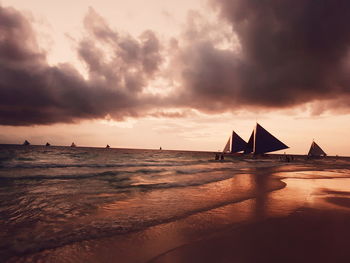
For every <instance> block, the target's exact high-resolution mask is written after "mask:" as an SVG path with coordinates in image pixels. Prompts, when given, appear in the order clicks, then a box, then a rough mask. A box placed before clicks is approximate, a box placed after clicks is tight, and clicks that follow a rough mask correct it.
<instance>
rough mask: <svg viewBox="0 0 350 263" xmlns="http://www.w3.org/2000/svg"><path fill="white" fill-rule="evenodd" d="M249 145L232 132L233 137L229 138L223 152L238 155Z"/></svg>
mask: <svg viewBox="0 0 350 263" xmlns="http://www.w3.org/2000/svg"><path fill="white" fill-rule="evenodd" d="M246 146H247V143H246V142H245V141H244V140H243V139H242V138H241V137H240V136H239V135H238V134H237V133H235V132H234V131H232V135H231V136H230V137H229V138H228V141H227V143H226V145H225V148H224V150H223V152H224V153H227V152H230V153H238V152H241V151H244V149H245V148H246Z"/></svg>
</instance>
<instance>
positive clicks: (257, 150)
mask: <svg viewBox="0 0 350 263" xmlns="http://www.w3.org/2000/svg"><path fill="white" fill-rule="evenodd" d="M287 148H289V147H288V146H287V145H285V144H284V143H283V142H281V141H280V140H278V139H277V138H276V137H275V136H273V135H272V134H271V133H269V132H268V131H267V130H265V129H264V128H263V127H262V126H261V125H260V124H259V123H257V124H256V126H255V129H254V130H253V132H252V134H251V136H250V138H249V141H248V143H247V145H246V149H245V150H244V153H245V154H248V153H253V154H254V155H257V154H264V153H268V152H274V151H278V150H283V149H287Z"/></svg>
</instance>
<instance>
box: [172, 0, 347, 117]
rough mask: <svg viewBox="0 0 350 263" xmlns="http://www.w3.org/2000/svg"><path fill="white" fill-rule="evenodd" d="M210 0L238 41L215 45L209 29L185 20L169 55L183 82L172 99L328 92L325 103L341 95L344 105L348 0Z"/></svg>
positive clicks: (219, 103)
mask: <svg viewBox="0 0 350 263" xmlns="http://www.w3.org/2000/svg"><path fill="white" fill-rule="evenodd" d="M211 2H212V4H213V6H214V7H216V9H217V10H219V13H220V16H221V17H222V18H223V19H224V20H225V21H226V22H228V23H229V24H230V26H231V29H232V34H235V35H236V36H237V40H238V42H239V46H240V48H239V49H222V48H218V47H217V43H216V42H215V41H213V38H212V36H210V34H204V36H206V37H203V34H202V33H203V29H200V28H199V29H198V25H196V24H195V25H193V23H189V24H188V25H189V29H188V30H187V31H186V32H185V34H184V37H183V41H185V42H186V41H187V45H186V44H185V48H183V49H181V50H179V51H178V57H177V62H178V64H177V65H178V66H179V67H181V81H182V82H183V83H184V89H183V91H182V94H181V99H180V98H179V102H180V104H181V103H183V104H184V105H186V104H187V105H190V106H191V107H195V108H198V109H201V110H204V111H214V112H219V111H226V110H228V109H238V108H241V107H264V108H285V107H290V106H295V105H299V104H302V103H306V102H315V101H318V100H334V101H333V103H328V104H327V105H329V106H331V105H333V106H334V107H337V103H336V101H337V99H338V98H340V97H341V98H342V102H343V103H342V104H341V106H342V107H350V103H349V102H347V103H345V104H344V96H345V97H347V98H349V95H350V77H349V76H350V71H349V69H350V67H349V58H350V57H349V54H350V53H349V51H350V50H349V47H350V30H349V29H348V25H349V24H350V16H349V10H350V2H349V1H346V0H340V1H333V0H320V1H294V0H282V1H281V0H261V1H260V0H259V1H258V0H212V1H211ZM202 28H208V26H207V25H204V26H202ZM217 30H218V31H220V29H219V28H217ZM198 33H200V34H201V36H202V37H198ZM189 36H190V40H189V39H188V38H189ZM179 61H180V62H179ZM184 98H185V99H184ZM347 101H349V100H347ZM319 109H320V108H319ZM325 110H326V109H325Z"/></svg>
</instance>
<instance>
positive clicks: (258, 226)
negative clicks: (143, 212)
mask: <svg viewBox="0 0 350 263" xmlns="http://www.w3.org/2000/svg"><path fill="white" fill-rule="evenodd" d="M298 164H299V163H298ZM344 167H346V166H344ZM344 167H343V166H342V165H340V166H337V167H331V166H330V165H329V164H327V163H326V164H324V165H323V166H322V167H320V166H318V165H317V164H312V163H304V164H303V165H302V166H298V165H293V164H292V165H290V164H288V165H284V164H280V165H278V166H275V167H256V168H251V169H250V170H249V171H247V173H248V174H251V179H250V180H251V182H250V184H253V185H255V190H254V191H255V196H254V197H250V198H248V199H245V200H236V201H235V202H233V203H228V204H221V205H220V206H218V207H212V208H209V209H208V210H205V211H199V212H196V213H193V214H190V215H185V216H184V217H181V218H177V219H175V220H174V221H171V220H170V221H169V222H163V223H161V224H158V225H153V226H148V227H146V229H144V230H140V231H137V232H132V233H128V234H125V235H114V236H111V237H102V238H99V239H93V240H85V241H80V242H75V243H72V244H67V245H64V246H61V247H58V248H53V249H46V250H43V251H40V252H36V253H34V254H28V255H23V256H17V257H14V258H11V259H10V260H9V262H16V261H17V260H18V261H21V260H27V261H34V262H35V261H39V260H44V261H47V262H64V261H67V260H72V259H73V261H74V262H114V260H115V259H116V258H118V261H119V262H193V260H194V258H193V257H195V258H196V259H198V258H199V257H201V260H202V262H213V261H210V260H208V261H205V260H206V259H209V258H211V257H210V255H207V254H206V253H203V256H202V255H199V256H198V253H199V252H198V251H201V250H205V251H207V250H208V251H211V252H210V253H211V255H213V256H214V255H216V257H219V254H220V255H225V256H223V259H222V260H223V262H226V261H225V260H231V259H232V260H238V259H237V258H235V257H236V256H235V255H233V256H232V255H231V254H225V253H226V252H225V251H232V248H231V247H230V246H229V244H230V243H232V241H231V240H236V239H237V238H238V237H239V238H238V240H237V241H236V242H238V241H239V240H240V239H241V238H242V237H241V236H242V235H243V236H247V238H248V237H249V238H250V239H251V240H254V239H256V238H257V237H256V235H255V233H257V232H256V231H263V232H264V231H267V234H268V236H269V235H275V236H276V237H275V239H279V240H284V239H283V236H285V237H288V236H289V235H291V234H293V232H294V230H295V228H298V226H299V224H300V223H302V222H303V221H305V220H308V225H310V226H312V225H313V223H312V222H313V220H314V219H317V216H316V215H321V216H322V218H325V220H326V222H323V221H322V220H321V222H320V223H319V224H320V226H322V227H324V228H325V229H326V230H327V229H328V230H327V231H330V232H331V233H337V231H335V230H332V229H330V228H327V224H328V223H329V222H331V221H332V220H333V219H334V218H335V219H336V218H340V219H343V221H347V220H349V221H350V214H349V213H348V212H347V210H349V211H350V202H349V206H347V205H348V203H347V201H348V199H339V198H343V197H344V196H347V195H350V192H348V191H347V190H346V189H347V186H349V189H350V179H349V177H350V174H348V173H347V172H348V171H346V172H345V173H344V174H343V177H336V176H337V174H336V172H334V171H333V172H332V171H330V170H327V168H328V169H333V170H334V169H336V168H338V169H339V170H341V169H342V168H344ZM320 168H321V169H320ZM316 169H319V170H316ZM298 173H299V176H301V177H295V175H296V174H297V175H298ZM318 173H320V174H318ZM236 176H237V175H236ZM236 176H234V177H233V178H235V177H236ZM330 178H331V179H330ZM236 180H238V179H237V177H236ZM248 181H249V180H248ZM274 181H279V183H283V184H286V185H285V186H284V187H280V188H278V189H272V190H271V189H270V190H269V191H266V187H267V188H269V187H268V186H269V184H271V183H273V182H274ZM237 182H239V181H237ZM331 182H333V185H331ZM337 182H339V183H340V185H337V184H334V183H337ZM225 183H228V182H225ZM242 183H243V181H242ZM327 185H328V188H327ZM322 187H323V188H322ZM344 187H345V188H344ZM317 189H321V190H322V189H323V190H322V191H321V192H319V193H318V192H317V191H319V190H317ZM327 189H328V190H327ZM310 196H311V197H310ZM329 198H331V199H329ZM332 198H333V199H332ZM339 204H343V206H339ZM324 211H328V212H324ZM327 218H328V219H327ZM275 220H277V221H275ZM199 222H200V224H198V223H199ZM265 224H266V225H265ZM274 224H280V225H281V226H280V228H278V230H277V231H275V232H274V231H273V227H272V226H273V225H274ZM252 229H254V231H253V230H252ZM284 229H287V230H288V229H290V230H291V232H292V233H289V232H288V231H287V232H285V231H284ZM304 230H305V229H304ZM345 230H346V229H345ZM237 231H238V232H239V233H243V232H244V231H246V232H245V233H246V234H239V235H238V234H237V233H236V232H237ZM241 231H243V232H241ZM279 234H281V236H279ZM227 235H228V236H227ZM299 235H300V238H303V239H304V238H306V237H305V236H303V235H302V233H299ZM310 235H311V236H314V235H315V233H311V234H310ZM209 237H211V238H209ZM349 237H350V233H349ZM220 242H221V243H220ZM247 242H248V241H247ZM293 242H294V241H293ZM295 242H296V241H295ZM219 243H220V244H221V245H220V246H219V247H216V248H215V249H214V250H209V247H212V246H214V247H215V245H216V244H219ZM248 243H249V242H248ZM248 243H246V244H245V245H242V246H243V248H244V247H247V248H250V247H249V244H248ZM235 244H236V245H237V244H238V245H239V243H235ZM242 244H243V243H242ZM269 244H270V247H267V248H269V249H270V250H273V248H272V246H275V245H278V243H277V244H275V243H274V240H272V241H271V242H270V243H269ZM342 244H343V243H341V244H340V246H341V245H342ZM238 245H237V246H238ZM135 247H137V253H135V252H134V249H135ZM221 247H223V248H226V249H225V251H222V249H221ZM256 247H258V248H259V246H258V244H256ZM316 247H318V246H316ZM243 248H242V249H240V251H243ZM267 248H266V249H267ZM290 248H293V247H290ZM256 249H257V248H252V251H253V252H254V251H255V250H256ZM284 250H285V251H284V252H283V253H290V252H291V251H289V250H288V248H284ZM334 250H335V249H334ZM224 252H225V253H224ZM273 252H274V253H277V252H276V251H274V250H273ZM227 253H228V252H227ZM248 254H249V253H248ZM277 254H278V253H277ZM205 255H206V256H205ZM240 255H241V258H240V259H239V260H241V261H239V262H268V261H258V258H253V259H249V258H248V259H247V258H246V259H244V256H246V255H243V254H240ZM278 255H279V254H278ZM179 257H180V258H181V261H176V259H178V258H179ZM266 257H267V256H266ZM211 259H213V258H211ZM243 259H244V260H246V261H242V260H243ZM174 260H175V261H174ZM249 260H250V261H249ZM266 260H267V259H266ZM276 260H277V259H276ZM270 262H271V261H270ZM284 262H288V261H286V260H285V261H284ZM291 262H292V261H291ZM301 262H304V261H301ZM305 262H307V261H305ZM308 262H313V261H308ZM319 262H323V261H319ZM325 262H326V261H325Z"/></svg>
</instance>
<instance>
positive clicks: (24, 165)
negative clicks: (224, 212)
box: [2, 160, 208, 169]
mask: <svg viewBox="0 0 350 263" xmlns="http://www.w3.org/2000/svg"><path fill="white" fill-rule="evenodd" d="M207 162H208V161H205V160H198V161H185V162H176V161H174V162H164V163H163V162H158V163H153V162H152V163H148V162H143V163H125V162H123V163H109V164H103V163H83V164H78V163H71V164H69V163H64V164H57V163H36V164H29V163H21V164H11V163H10V164H9V163H7V164H2V168H8V169H16V168H20V169H33V168H84V167H86V168H112V167H142V166H145V167H153V166H155V167H157V166H188V165H196V164H203V163H207Z"/></svg>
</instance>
